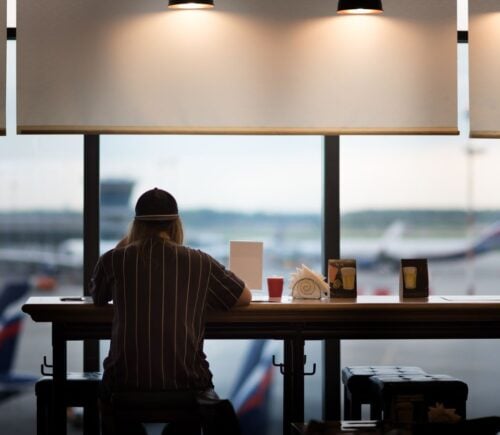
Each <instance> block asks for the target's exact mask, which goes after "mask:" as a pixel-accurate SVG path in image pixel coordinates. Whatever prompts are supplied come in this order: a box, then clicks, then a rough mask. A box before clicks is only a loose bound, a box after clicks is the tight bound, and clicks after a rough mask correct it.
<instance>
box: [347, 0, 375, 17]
mask: <svg viewBox="0 0 500 435" xmlns="http://www.w3.org/2000/svg"><path fill="white" fill-rule="evenodd" d="M383 11H384V10H383V8H382V0H339V6H338V8H337V14H342V15H348V14H381V13H382V12H383Z"/></svg>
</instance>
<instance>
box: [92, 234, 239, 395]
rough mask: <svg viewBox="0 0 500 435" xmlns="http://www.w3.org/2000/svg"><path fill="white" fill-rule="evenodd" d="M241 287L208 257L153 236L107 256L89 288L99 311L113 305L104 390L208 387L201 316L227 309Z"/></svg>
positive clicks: (210, 375) (237, 281)
mask: <svg viewBox="0 0 500 435" xmlns="http://www.w3.org/2000/svg"><path fill="white" fill-rule="evenodd" d="M244 286H245V285H244V283H243V281H241V280H240V279H239V278H238V277H236V276H235V275H234V274H233V273H232V272H231V271H229V270H226V269H225V268H224V266H223V265H221V264H220V263H219V262H217V261H216V260H215V259H213V258H212V257H211V256H209V255H208V254H206V253H204V252H202V251H199V250H194V249H191V248H188V247H186V246H180V245H176V244H173V243H170V242H168V241H165V240H163V239H161V238H157V237H155V238H151V239H148V240H147V241H144V242H143V243H142V244H140V245H138V244H130V245H127V246H125V247H122V248H116V249H112V250H111V251H108V252H106V253H105V254H104V255H103V256H102V257H101V258H100V259H99V261H98V263H97V265H96V268H95V271H94V276H93V278H92V281H91V289H90V292H91V295H92V298H93V300H94V303H95V304H96V305H103V304H106V303H107V302H109V301H110V300H113V308H114V317H113V325H112V335H111V345H110V349H109V354H108V356H107V358H106V359H105V360H104V376H103V381H104V383H105V384H106V385H108V386H109V387H110V388H113V387H115V388H127V389H137V390H149V391H155V390H172V389H173V390H177V389H206V388H212V387H213V384H212V374H211V373H210V370H209V366H208V362H207V360H206V356H205V354H204V353H203V338H204V335H205V315H206V312H207V310H229V309H230V308H231V307H232V306H233V305H234V304H235V303H236V301H237V300H238V298H239V296H240V295H241V293H242V291H243V288H244Z"/></svg>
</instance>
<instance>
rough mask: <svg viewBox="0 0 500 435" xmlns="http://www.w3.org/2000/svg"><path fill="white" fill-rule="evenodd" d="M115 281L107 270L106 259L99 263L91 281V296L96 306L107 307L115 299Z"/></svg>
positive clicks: (100, 259) (102, 258) (100, 260)
mask: <svg viewBox="0 0 500 435" xmlns="http://www.w3.org/2000/svg"><path fill="white" fill-rule="evenodd" d="M112 289H113V280H112V277H111V276H110V274H109V272H107V271H106V268H105V257H104V256H102V257H101V258H99V261H98V262H97V264H96V266H95V269H94V274H93V275H92V278H91V280H90V295H91V296H92V300H93V301H94V304H95V305H106V304H107V303H108V302H109V301H111V300H112V299H113V291H112Z"/></svg>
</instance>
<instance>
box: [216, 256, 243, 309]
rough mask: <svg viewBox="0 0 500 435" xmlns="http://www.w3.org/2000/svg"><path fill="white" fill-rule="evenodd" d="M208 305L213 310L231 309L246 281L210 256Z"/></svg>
mask: <svg viewBox="0 0 500 435" xmlns="http://www.w3.org/2000/svg"><path fill="white" fill-rule="evenodd" d="M209 258H210V263H211V264H210V266H211V270H210V277H209V280H208V292H207V305H208V307H209V308H210V309H212V310H229V309H230V308H231V307H232V306H233V305H234V304H235V303H236V301H237V300H238V299H239V297H240V295H241V293H242V292H243V289H244V288H245V283H244V282H243V281H242V280H241V279H240V278H238V277H237V276H236V275H235V274H234V273H233V272H231V271H230V270H227V269H226V268H225V267H224V266H223V265H222V264H220V263H219V262H218V261H217V260H215V259H214V258H212V257H210V256H209Z"/></svg>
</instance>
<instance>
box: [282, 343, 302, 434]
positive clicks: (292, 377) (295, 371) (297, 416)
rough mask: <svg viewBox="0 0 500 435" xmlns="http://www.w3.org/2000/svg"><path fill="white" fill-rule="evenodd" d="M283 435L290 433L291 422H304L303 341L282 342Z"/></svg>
mask: <svg viewBox="0 0 500 435" xmlns="http://www.w3.org/2000/svg"><path fill="white" fill-rule="evenodd" d="M283 359H284V379H283V435H290V434H291V433H292V422H303V421H304V340H303V339H302V338H301V337H299V338H297V337H295V338H292V339H286V340H285V341H284V357H283Z"/></svg>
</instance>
